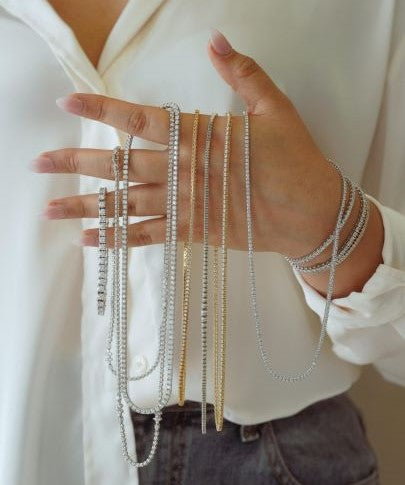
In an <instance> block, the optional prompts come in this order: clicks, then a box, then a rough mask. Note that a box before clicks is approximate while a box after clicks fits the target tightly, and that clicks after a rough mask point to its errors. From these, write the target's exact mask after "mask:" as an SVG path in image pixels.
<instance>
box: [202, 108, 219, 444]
mask: <svg viewBox="0 0 405 485" xmlns="http://www.w3.org/2000/svg"><path fill="white" fill-rule="evenodd" d="M216 116H217V115H216V114H215V113H214V114H212V115H211V117H210V120H209V122H208V126H207V133H206V138H205V149H204V159H203V170H204V181H203V184H204V185H203V190H204V195H203V244H202V285H201V310H200V316H201V320H200V329H201V432H202V433H203V434H205V433H206V432H207V321H208V219H209V217H208V216H209V195H210V188H209V187H210V186H209V162H210V152H211V138H212V130H213V127H214V121H215V118H216Z"/></svg>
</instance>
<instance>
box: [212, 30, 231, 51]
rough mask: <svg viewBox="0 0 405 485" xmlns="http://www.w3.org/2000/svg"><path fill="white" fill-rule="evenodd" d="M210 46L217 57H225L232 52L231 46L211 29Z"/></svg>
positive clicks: (222, 36) (217, 31)
mask: <svg viewBox="0 0 405 485" xmlns="http://www.w3.org/2000/svg"><path fill="white" fill-rule="evenodd" d="M210 41H211V45H212V47H213V49H214V51H215V52H216V53H217V54H218V55H219V56H226V55H228V54H230V53H231V52H232V46H231V44H230V43H229V42H228V40H227V39H226V38H225V36H224V35H223V34H221V32H220V31H219V30H217V29H211V37H210Z"/></svg>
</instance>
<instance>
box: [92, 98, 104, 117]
mask: <svg viewBox="0 0 405 485" xmlns="http://www.w3.org/2000/svg"><path fill="white" fill-rule="evenodd" d="M106 109H107V107H106V99H105V98H104V97H103V96H97V98H96V100H95V101H94V108H93V117H94V119H95V120H98V121H103V120H105V119H106Z"/></svg>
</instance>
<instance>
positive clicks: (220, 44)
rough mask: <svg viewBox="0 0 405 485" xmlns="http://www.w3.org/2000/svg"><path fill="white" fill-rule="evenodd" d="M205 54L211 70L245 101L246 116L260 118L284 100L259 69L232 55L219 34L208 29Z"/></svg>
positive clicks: (246, 59) (248, 61) (231, 50)
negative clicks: (210, 64)
mask: <svg viewBox="0 0 405 485" xmlns="http://www.w3.org/2000/svg"><path fill="white" fill-rule="evenodd" d="M208 54H209V56H210V59H211V62H212V63H213V65H214V67H215V69H216V70H217V71H218V73H219V74H220V75H221V77H222V78H223V79H224V81H225V82H226V83H227V84H229V85H230V86H231V87H232V88H233V90H234V91H235V92H236V93H238V94H239V95H240V96H241V97H242V99H243V100H244V101H245V103H246V105H247V107H248V110H249V112H251V113H255V114H263V113H265V112H266V111H268V109H269V108H274V106H275V104H276V103H277V102H279V101H281V99H282V98H283V97H284V93H282V91H280V90H279V89H278V87H277V86H276V85H275V84H274V82H273V81H272V80H271V79H270V77H269V76H268V75H267V74H266V73H265V72H264V71H263V69H262V68H261V67H260V66H259V65H258V64H257V63H256V62H255V61H254V60H253V59H252V58H250V57H248V56H245V55H243V54H240V53H239V52H236V51H235V50H234V49H233V48H232V46H231V44H230V43H229V42H228V40H227V39H226V38H225V36H224V35H223V34H221V32H219V31H218V30H216V29H212V31H211V38H210V42H209V44H208Z"/></svg>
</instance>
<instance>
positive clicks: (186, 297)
mask: <svg viewBox="0 0 405 485" xmlns="http://www.w3.org/2000/svg"><path fill="white" fill-rule="evenodd" d="M199 119H200V111H199V110H198V109H196V110H195V112H194V121H193V135H192V142H191V143H192V147H191V168H190V214H189V223H188V239H187V241H186V242H185V243H184V248H183V318H182V326H181V347H180V364H179V406H183V405H184V400H185V393H186V360H187V335H188V323H189V308H190V292H191V260H192V247H193V233H194V213H195V199H196V175H197V142H198V125H199Z"/></svg>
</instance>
